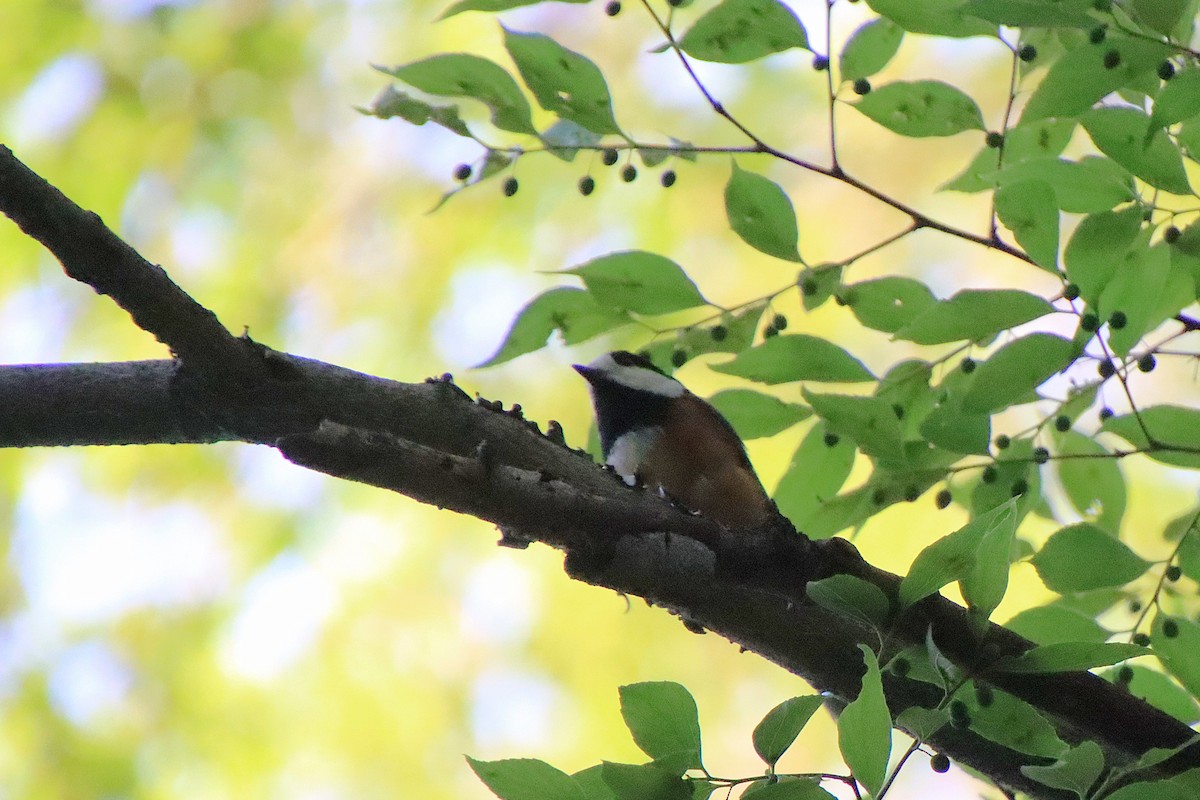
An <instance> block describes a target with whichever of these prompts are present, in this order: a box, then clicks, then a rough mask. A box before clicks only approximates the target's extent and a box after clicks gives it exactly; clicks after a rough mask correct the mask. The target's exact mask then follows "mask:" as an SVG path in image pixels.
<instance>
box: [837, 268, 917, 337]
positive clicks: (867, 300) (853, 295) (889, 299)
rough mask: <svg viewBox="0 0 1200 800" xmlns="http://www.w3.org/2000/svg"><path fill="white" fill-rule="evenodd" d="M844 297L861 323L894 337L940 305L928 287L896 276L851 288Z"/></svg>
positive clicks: (849, 287) (848, 288) (877, 279)
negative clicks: (932, 308)
mask: <svg viewBox="0 0 1200 800" xmlns="http://www.w3.org/2000/svg"><path fill="white" fill-rule="evenodd" d="M845 296H846V299H847V302H848V304H849V306H850V310H851V311H853V312H854V316H856V317H858V321H859V322H861V323H862V324H863V325H865V326H867V327H868V328H872V329H874V330H877V331H883V332H884V333H895V332H896V331H898V330H900V329H901V328H903V327H904V326H905V325H907V324H909V323H910V322H912V321H913V320H914V319H916V318H917V317H918V316H920V315H921V314H922V313H924V312H925V311H928V310H929V309H930V308H931V307H932V306H933V305H935V304H936V303H937V298H936V297H934V296H933V292H931V291H930V290H929V287H928V286H926V285H925V284H923V283H921V282H920V281H917V280H913V279H912V278H901V277H896V276H890V277H886V278H876V279H875V280H870V281H863V282H862V283H854V284H851V285H850V286H847V287H846V292H845Z"/></svg>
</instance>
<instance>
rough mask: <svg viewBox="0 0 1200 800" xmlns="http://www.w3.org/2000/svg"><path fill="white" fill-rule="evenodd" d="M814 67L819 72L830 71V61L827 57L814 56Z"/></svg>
mask: <svg viewBox="0 0 1200 800" xmlns="http://www.w3.org/2000/svg"><path fill="white" fill-rule="evenodd" d="M812 67H813V69H815V70H816V71H817V72H824V71H825V70H827V69H829V59H828V58H826V57H825V56H813V62H812Z"/></svg>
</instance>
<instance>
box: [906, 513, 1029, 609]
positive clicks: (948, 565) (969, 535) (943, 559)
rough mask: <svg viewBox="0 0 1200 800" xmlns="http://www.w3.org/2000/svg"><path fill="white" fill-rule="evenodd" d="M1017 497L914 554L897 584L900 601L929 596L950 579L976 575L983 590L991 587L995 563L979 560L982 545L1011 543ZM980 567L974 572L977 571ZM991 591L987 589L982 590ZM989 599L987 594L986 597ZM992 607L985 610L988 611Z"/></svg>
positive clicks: (1005, 562)
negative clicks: (997, 541)
mask: <svg viewBox="0 0 1200 800" xmlns="http://www.w3.org/2000/svg"><path fill="white" fill-rule="evenodd" d="M1016 502H1017V500H1016V498H1012V499H1010V500H1009V501H1008V502H1007V503H1004V504H1003V505H1000V506H997V507H996V508H994V509H992V510H991V511H988V512H986V513H984V514H981V515H979V516H977V517H975V518H974V519H972V520H971V521H970V522H968V523H967V524H966V525H964V526H963V527H961V528H959V529H958V530H957V531H955V532H954V533H951V534H949V535H947V536H943V537H942V538H941V539H938V540H937V541H936V542H934V543H933V544H931V545H929V546H928V547H926V548H925V549H924V550H922V551H921V552H920V553H918V554H917V557H916V559H915V560H914V561H913V564H912V567H911V568H910V569H909V571H908V575H906V576H905V577H904V580H903V581H901V583H900V603H901V604H902V605H904V606H910V605H912V604H913V603H915V602H917V601H918V600H920V599H922V598H924V597H928V596H929V595H931V594H933V593H934V592H936V591H938V590H939V589H941V588H942V587H943V586H945V585H946V584H948V583H950V582H952V581H956V580H957V581H963V580H971V579H972V578H978V579H979V580H980V582H981V583H982V584H983V585H984V587H985V589H987V590H991V589H993V588H994V586H995V584H997V583H999V581H998V580H997V576H996V573H997V569H996V567H997V565H996V564H995V563H991V562H989V563H986V564H983V563H980V561H979V555H980V552H981V548H985V547H986V550H987V552H988V554H990V553H991V552H992V550H993V547H994V544H995V542H996V540H997V539H1004V538H1006V537H1007V538H1008V539H1009V541H1010V542H1011V537H1012V534H1013V532H1015V531H1016V522H1017V514H1016ZM985 542H986V545H985ZM1003 569H1004V576H1005V577H1004V582H1005V583H1006V582H1007V576H1008V557H1007V551H1005V558H1004V564H1003ZM977 570H979V573H978V574H977V573H976V571H977ZM985 594H990V591H985ZM989 600H990V597H989ZM991 610H992V609H987V611H988V612H989V613H990V612H991Z"/></svg>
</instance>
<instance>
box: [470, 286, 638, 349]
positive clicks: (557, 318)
mask: <svg viewBox="0 0 1200 800" xmlns="http://www.w3.org/2000/svg"><path fill="white" fill-rule="evenodd" d="M627 322H629V316H628V315H627V314H625V313H624V312H622V311H614V310H612V309H609V308H605V307H604V306H601V305H598V304H597V303H596V300H595V298H593V297H592V295H590V294H589V293H588V292H586V291H584V290H583V289H568V288H559V289H551V290H550V291H548V292H543V293H542V294H540V295H538V296H537V297H536V298H534V299H533V300H532V301H531V302H530V303H529V304H528V305H526V306H525V307H524V308H522V309H521V310H520V312H518V313H517V318H516V320H514V321H513V324H512V327H511V328H509V329H508V335H507V336H505V337H504V343H503V344H502V345H500V349H499V350H497V351H496V354H495V355H494V356H492V357H491V358H489V359H488V360H487V361H485V362H483V363H482V364H480V365H479V366H481V367H491V366H494V365H496V364H502V363H504V362H505V361H509V360H511V359H514V358H516V357H517V356H521V355H524V354H526V353H532V352H533V351H534V350H540V349H542V348H543V347H545V346H546V340H547V339H549V338H550V335H551V334H553V333H554V332H555V331H557V332H559V333H560V334H561V335H562V337H563V341H564V342H566V343H567V344H578V343H579V342H582V341H586V340H587V339H590V338H592V337H593V336H597V335H599V334H601V333H604V332H606V331H610V330H612V329H613V328H617V327H619V326H621V325H624V324H625V323H627Z"/></svg>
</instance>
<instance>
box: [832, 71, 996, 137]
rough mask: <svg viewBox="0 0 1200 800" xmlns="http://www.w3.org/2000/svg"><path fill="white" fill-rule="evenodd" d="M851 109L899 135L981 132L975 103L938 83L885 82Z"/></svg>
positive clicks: (948, 85) (979, 117)
mask: <svg viewBox="0 0 1200 800" xmlns="http://www.w3.org/2000/svg"><path fill="white" fill-rule="evenodd" d="M854 107H855V108H857V109H858V110H859V111H861V112H862V113H863V114H865V115H866V116H868V117H870V118H871V119H873V120H875V121H876V122H878V123H879V124H880V125H882V126H883V127H885V128H887V129H888V130H890V131H894V132H895V133H898V134H900V135H901V136H911V137H924V136H953V135H954V134H956V133H961V132H962V131H969V130H980V131H981V130H983V129H984V126H983V114H982V113H980V111H979V106H978V105H976V104H975V101H974V100H972V99H971V98H970V97H969V96H968V95H966V94H965V93H963V91H962V90H961V89H956V88H955V87H953V86H951V85H950V84H948V83H943V82H941V81H896V82H894V83H888V84H885V85H883V86H878V87H876V88H874V89H872V90H871V93H870V94H867V95H864V96H863V97H862V98H861V99H860V100H859V101H858V102H857V103H855V104H854Z"/></svg>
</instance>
